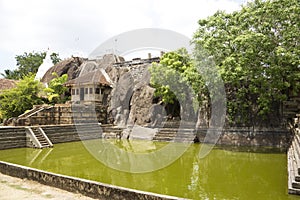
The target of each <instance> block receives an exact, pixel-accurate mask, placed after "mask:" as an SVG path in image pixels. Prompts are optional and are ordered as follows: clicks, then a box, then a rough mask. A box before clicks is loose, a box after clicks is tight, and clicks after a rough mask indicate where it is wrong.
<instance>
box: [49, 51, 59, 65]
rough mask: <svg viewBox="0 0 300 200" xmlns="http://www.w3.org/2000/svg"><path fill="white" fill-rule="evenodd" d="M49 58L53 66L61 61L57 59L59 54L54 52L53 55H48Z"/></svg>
mask: <svg viewBox="0 0 300 200" xmlns="http://www.w3.org/2000/svg"><path fill="white" fill-rule="evenodd" d="M50 58H51V60H52V63H53V64H54V65H56V64H57V63H58V62H60V61H61V59H60V58H59V54H58V53H54V52H53V53H52V54H51V55H50Z"/></svg>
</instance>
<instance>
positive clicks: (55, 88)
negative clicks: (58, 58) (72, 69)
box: [44, 72, 68, 103]
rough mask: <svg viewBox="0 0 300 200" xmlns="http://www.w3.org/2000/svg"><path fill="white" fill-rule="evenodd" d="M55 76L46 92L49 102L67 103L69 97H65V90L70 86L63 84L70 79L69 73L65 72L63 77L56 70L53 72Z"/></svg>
mask: <svg viewBox="0 0 300 200" xmlns="http://www.w3.org/2000/svg"><path fill="white" fill-rule="evenodd" d="M52 75H53V76H55V78H53V79H52V80H51V81H50V82H49V85H48V87H47V88H45V89H44V92H46V93H47V97H48V100H49V102H51V103H65V102H66V101H67V100H68V98H67V97H65V95H64V94H65V92H66V91H68V88H67V87H65V86H64V85H63V84H64V83H65V82H67V81H68V74H63V75H62V76H61V77H59V76H58V74H57V73H56V72H53V73H52Z"/></svg>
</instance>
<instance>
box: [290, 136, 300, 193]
mask: <svg viewBox="0 0 300 200" xmlns="http://www.w3.org/2000/svg"><path fill="white" fill-rule="evenodd" d="M287 165H288V192H289V194H298V195H300V137H299V135H298V134H295V135H294V138H293V141H292V144H291V146H290V147H289V149H288V153H287Z"/></svg>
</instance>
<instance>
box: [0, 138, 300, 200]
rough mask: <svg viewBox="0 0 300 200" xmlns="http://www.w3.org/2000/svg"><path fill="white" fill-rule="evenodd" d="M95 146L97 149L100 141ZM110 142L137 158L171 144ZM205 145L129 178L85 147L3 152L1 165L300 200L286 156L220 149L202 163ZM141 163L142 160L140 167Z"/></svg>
mask: <svg viewBox="0 0 300 200" xmlns="http://www.w3.org/2000/svg"><path fill="white" fill-rule="evenodd" d="M90 142H91V143H93V144H97V142H99V141H97V140H93V141H90ZM110 143H111V144H113V145H115V146H118V147H119V148H123V150H126V151H131V152H138V153H145V152H153V151H156V150H157V149H161V148H163V147H164V146H166V145H167V144H166V143H158V142H149V141H132V142H127V141H126V142H120V141H114V140H112V141H110ZM200 146H201V144H192V145H191V146H190V147H189V148H188V149H187V151H186V152H185V153H184V154H183V155H182V156H181V157H180V158H179V159H177V160H176V161H175V162H173V163H172V164H171V165H169V166H167V167H165V168H162V169H160V170H156V171H153V172H148V173H128V172H122V171H119V170H115V169H112V168H110V167H107V166H105V165H104V164H102V163H101V162H100V161H98V160H97V159H95V157H94V156H93V155H91V154H90V153H89V151H88V150H86V148H85V146H84V145H83V143H82V142H71V143H64V144H56V145H54V148H53V149H43V150H39V149H31V148H19V149H9V150H1V151H0V160H2V161H7V162H11V163H15V164H21V165H24V166H29V167H33V168H38V169H42V170H46V171H50V172H54V173H59V174H64V175H69V176H75V177H80V178H85V179H90V180H95V181H99V182H103V183H108V184H113V185H117V186H122V187H127V188H133V189H138V190H144V191H149V192H155V193H160V194H167V195H173V196H179V197H185V198H190V199H216V200H219V199H242V200H247V199H249V200H250V199H251V200H254V199H263V200H266V199H272V200H274V199H280V200H282V199H300V198H299V197H298V196H293V195H288V194H287V166H286V159H287V158H286V154H285V153H284V152H282V151H278V150H276V149H265V148H264V149H263V148H262V149H257V150H256V151H255V152H253V151H249V150H247V149H234V150H233V149H229V148H228V147H226V149H225V148H224V147H215V148H214V149H213V150H212V151H211V152H210V153H209V154H208V156H206V157H205V158H203V159H198V157H197V154H198V152H199V148H200ZM107 159H109V158H107ZM111 159H112V160H114V159H113V158H111ZM155 162H157V160H156V161H155ZM141 164H143V162H142V161H141V162H140V163H137V165H141ZM145 164H149V163H145Z"/></svg>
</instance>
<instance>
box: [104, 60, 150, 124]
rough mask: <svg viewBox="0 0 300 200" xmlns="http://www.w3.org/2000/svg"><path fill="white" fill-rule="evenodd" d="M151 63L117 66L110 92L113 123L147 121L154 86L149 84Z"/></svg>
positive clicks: (141, 122) (110, 110) (110, 111)
mask: <svg viewBox="0 0 300 200" xmlns="http://www.w3.org/2000/svg"><path fill="white" fill-rule="evenodd" d="M150 65H151V64H142V65H135V66H131V67H128V68H119V69H118V70H117V71H118V72H117V77H116V76H111V77H112V79H114V81H115V86H114V87H113V90H112V93H111V101H110V102H111V104H110V108H109V113H110V114H111V118H112V119H114V123H115V124H117V125H119V126H125V125H127V124H129V125H133V124H139V125H144V124H145V123H147V122H149V116H150V115H149V114H148V113H149V111H150V108H151V106H152V101H153V95H154V88H151V87H150V86H149V83H150V74H149V71H148V67H149V66H150Z"/></svg>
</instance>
